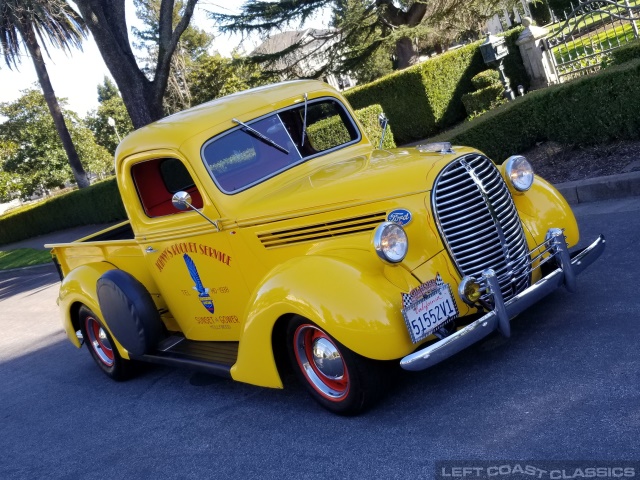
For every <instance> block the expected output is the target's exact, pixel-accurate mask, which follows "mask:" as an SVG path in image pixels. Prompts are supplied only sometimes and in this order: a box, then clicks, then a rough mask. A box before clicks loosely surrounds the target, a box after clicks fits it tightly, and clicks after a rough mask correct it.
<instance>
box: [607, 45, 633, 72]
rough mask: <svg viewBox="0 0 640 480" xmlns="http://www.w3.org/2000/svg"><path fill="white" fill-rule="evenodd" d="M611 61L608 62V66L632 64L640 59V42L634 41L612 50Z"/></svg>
mask: <svg viewBox="0 0 640 480" xmlns="http://www.w3.org/2000/svg"><path fill="white" fill-rule="evenodd" d="M610 55H611V60H610V61H608V62H607V64H606V66H607V67H609V66H611V65H622V64H623V63H626V62H630V61H632V60H636V59H638V58H640V40H634V41H633V42H629V43H627V44H626V45H625V46H623V47H620V48H616V49H615V50H612V51H611V53H610Z"/></svg>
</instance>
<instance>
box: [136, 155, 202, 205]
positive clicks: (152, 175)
mask: <svg viewBox="0 0 640 480" xmlns="http://www.w3.org/2000/svg"><path fill="white" fill-rule="evenodd" d="M161 162H162V159H159V160H152V161H148V162H141V163H138V164H136V165H134V166H133V168H132V169H131V174H132V176H133V180H134V182H135V185H136V188H137V189H138V196H139V197H140V202H141V203H142V207H143V208H144V212H145V213H146V214H147V215H148V216H150V217H161V216H164V215H171V214H174V213H179V212H180V211H181V210H178V209H177V208H175V207H174V206H173V204H172V203H171V198H172V197H173V194H174V193H175V192H170V191H169V190H168V189H167V186H166V185H165V182H164V180H163V179H162V175H161V172H160V163H161ZM186 191H187V192H188V193H189V194H190V195H191V201H192V203H191V204H192V205H193V206H194V207H196V208H202V195H200V192H199V191H198V189H197V188H196V187H195V185H194V186H192V187H191V188H189V189H187V190H186Z"/></svg>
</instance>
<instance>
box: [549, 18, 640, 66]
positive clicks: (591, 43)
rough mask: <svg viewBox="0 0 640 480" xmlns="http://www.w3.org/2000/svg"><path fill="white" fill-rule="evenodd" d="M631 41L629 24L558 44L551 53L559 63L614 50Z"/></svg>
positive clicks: (631, 30) (631, 31)
mask: <svg viewBox="0 0 640 480" xmlns="http://www.w3.org/2000/svg"><path fill="white" fill-rule="evenodd" d="M631 40H633V29H632V27H631V24H626V25H623V26H618V27H616V28H615V29H614V28H612V29H610V30H607V31H604V32H600V33H599V34H596V35H592V36H590V37H586V38H581V39H578V40H575V41H571V42H567V43H566V44H560V45H558V46H556V47H554V48H553V53H554V55H555V56H556V61H557V62H558V63H561V62H566V61H568V60H571V59H575V58H579V57H582V56H585V55H592V54H595V53H599V51H600V50H601V49H605V50H607V49H610V48H615V47H617V46H620V45H623V44H625V43H629V42H630V41H631Z"/></svg>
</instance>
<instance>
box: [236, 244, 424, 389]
mask: <svg viewBox="0 0 640 480" xmlns="http://www.w3.org/2000/svg"><path fill="white" fill-rule="evenodd" d="M393 268H394V275H393V278H392V280H393V281H394V283H395V284H398V283H404V284H405V285H406V286H407V288H413V287H414V286H416V285H417V281H416V280H415V279H414V278H413V277H412V276H411V274H410V273H409V272H407V271H406V270H404V269H403V268H402V267H400V266H398V267H393ZM384 270H385V267H384V265H383V264H382V263H381V262H380V261H379V260H378V259H377V258H375V257H374V256H372V255H371V253H370V252H363V251H356V250H353V251H350V252H348V258H347V257H346V256H345V257H341V256H308V257H299V258H295V259H292V260H290V261H289V262H286V263H284V264H282V265H279V266H278V267H276V268H275V269H274V270H272V271H271V272H270V273H269V275H268V276H267V277H266V278H265V279H264V281H263V282H262V283H261V286H260V288H259V289H258V290H257V291H256V292H255V293H254V295H253V297H252V300H251V301H250V302H249V307H248V310H247V314H246V317H245V318H246V319H247V320H246V322H245V324H244V328H243V332H242V337H241V339H240V348H239V351H238V360H237V362H236V364H235V365H234V367H233V368H232V369H231V375H232V377H233V378H234V379H235V380H238V381H243V382H247V383H252V384H256V385H261V386H268V387H276V388H282V382H281V380H280V377H279V375H278V371H277V368H276V364H275V361H274V353H273V348H272V338H271V337H272V332H273V328H274V325H275V323H276V321H277V320H278V319H279V318H282V317H284V316H287V315H292V314H293V315H300V316H303V317H305V318H307V319H309V320H311V321H312V322H314V323H315V324H317V325H318V326H320V327H322V328H323V329H324V330H326V331H327V332H329V333H330V334H331V335H332V336H333V337H334V338H336V339H337V340H338V341H339V342H341V343H342V344H343V345H345V346H347V347H348V348H350V349H351V350H353V351H354V352H356V353H358V354H360V355H363V356H365V357H368V358H373V359H378V360H390V359H395V358H399V357H401V356H402V355H405V354H407V353H409V352H411V351H412V350H413V349H414V348H415V347H414V346H413V345H412V343H411V340H410V339H409V335H408V334H407V329H406V326H405V324H404V319H403V317H402V313H401V308H402V301H401V295H400V293H401V289H400V288H399V287H398V286H396V285H394V283H391V281H389V279H387V276H388V275H387V276H385V273H384ZM400 277H403V278H400Z"/></svg>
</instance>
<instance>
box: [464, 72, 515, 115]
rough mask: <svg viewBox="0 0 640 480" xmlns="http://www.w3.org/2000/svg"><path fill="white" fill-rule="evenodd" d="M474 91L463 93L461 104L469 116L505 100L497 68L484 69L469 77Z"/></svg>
mask: <svg viewBox="0 0 640 480" xmlns="http://www.w3.org/2000/svg"><path fill="white" fill-rule="evenodd" d="M471 83H472V85H473V86H474V87H475V88H476V91H475V92H471V93H465V94H464V95H463V96H462V104H463V105H464V108H465V110H466V111H467V114H468V115H469V116H470V117H473V116H476V115H479V114H481V113H483V112H486V111H487V110H489V109H491V108H493V107H495V106H497V105H499V104H500V103H503V102H504V101H506V100H505V99H504V97H503V95H502V92H503V87H502V83H500V74H499V73H498V71H497V70H485V71H483V72H480V73H479V74H477V75H476V76H475V77H473V78H472V79H471Z"/></svg>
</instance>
